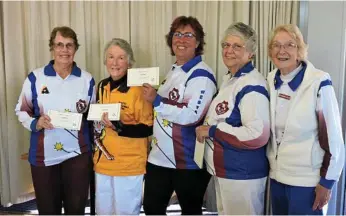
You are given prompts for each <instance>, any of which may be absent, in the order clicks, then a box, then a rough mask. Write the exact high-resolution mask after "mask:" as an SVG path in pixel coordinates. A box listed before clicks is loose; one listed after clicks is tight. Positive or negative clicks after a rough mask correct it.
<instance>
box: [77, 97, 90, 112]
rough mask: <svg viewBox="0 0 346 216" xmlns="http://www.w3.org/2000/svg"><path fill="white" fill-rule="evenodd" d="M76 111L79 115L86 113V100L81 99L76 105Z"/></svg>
mask: <svg viewBox="0 0 346 216" xmlns="http://www.w3.org/2000/svg"><path fill="white" fill-rule="evenodd" d="M76 109H77V112H78V113H82V112H84V111H86V109H87V104H86V101H85V100H82V99H79V101H78V102H77V103H76Z"/></svg>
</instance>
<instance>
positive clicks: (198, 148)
mask: <svg viewBox="0 0 346 216" xmlns="http://www.w3.org/2000/svg"><path fill="white" fill-rule="evenodd" d="M204 148H205V141H203V143H201V142H199V141H198V140H197V139H196V145H195V155H194V157H193V160H194V161H195V163H196V164H197V165H198V167H199V168H201V169H202V168H203V159H204Z"/></svg>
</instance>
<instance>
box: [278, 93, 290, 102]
mask: <svg viewBox="0 0 346 216" xmlns="http://www.w3.org/2000/svg"><path fill="white" fill-rule="evenodd" d="M279 97H280V98H283V99H285V100H291V96H289V95H286V94H282V93H280V94H279Z"/></svg>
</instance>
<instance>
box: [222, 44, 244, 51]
mask: <svg viewBox="0 0 346 216" xmlns="http://www.w3.org/2000/svg"><path fill="white" fill-rule="evenodd" d="M221 47H222V49H228V48H230V47H232V49H233V50H234V51H240V50H242V49H243V48H244V47H245V45H240V44H237V43H234V44H230V43H227V42H223V43H222V44H221Z"/></svg>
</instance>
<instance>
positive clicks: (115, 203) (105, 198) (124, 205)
mask: <svg viewBox="0 0 346 216" xmlns="http://www.w3.org/2000/svg"><path fill="white" fill-rule="evenodd" d="M95 183H96V195H95V208H96V213H97V214H98V215H114V214H116V215H139V214H140V211H141V205H142V192H143V175H137V176H107V175H102V174H99V173H95Z"/></svg>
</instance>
